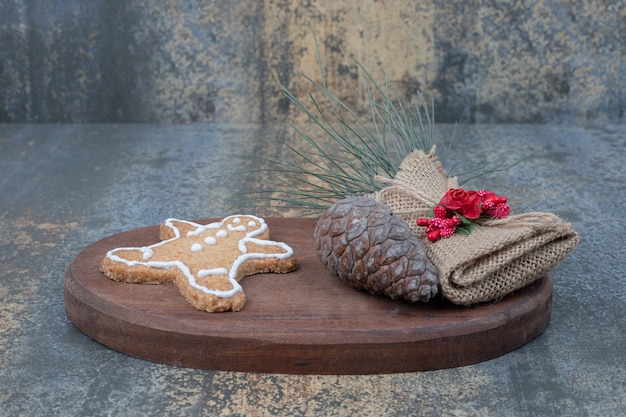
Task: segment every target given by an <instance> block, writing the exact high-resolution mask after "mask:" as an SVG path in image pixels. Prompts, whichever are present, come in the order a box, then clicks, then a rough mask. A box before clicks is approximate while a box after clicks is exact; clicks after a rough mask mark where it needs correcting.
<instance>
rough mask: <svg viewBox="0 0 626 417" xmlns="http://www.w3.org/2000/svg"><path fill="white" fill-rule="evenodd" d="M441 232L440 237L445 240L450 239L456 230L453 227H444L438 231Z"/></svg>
mask: <svg viewBox="0 0 626 417" xmlns="http://www.w3.org/2000/svg"><path fill="white" fill-rule="evenodd" d="M440 230H441V237H442V238H446V237H450V236H452V235H453V234H454V232H455V230H456V228H454V227H446V228H444V229H440Z"/></svg>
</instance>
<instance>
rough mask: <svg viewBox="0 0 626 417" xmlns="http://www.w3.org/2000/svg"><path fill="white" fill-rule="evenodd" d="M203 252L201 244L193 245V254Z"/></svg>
mask: <svg viewBox="0 0 626 417" xmlns="http://www.w3.org/2000/svg"><path fill="white" fill-rule="evenodd" d="M201 250H202V245H201V244H199V243H194V244H193V245H191V251H192V252H200V251H201Z"/></svg>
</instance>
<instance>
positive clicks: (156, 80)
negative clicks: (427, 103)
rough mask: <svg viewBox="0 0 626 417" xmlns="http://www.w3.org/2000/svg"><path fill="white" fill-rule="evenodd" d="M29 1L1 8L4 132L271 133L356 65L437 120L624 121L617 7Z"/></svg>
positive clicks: (345, 93) (341, 86) (362, 96)
mask: <svg viewBox="0 0 626 417" xmlns="http://www.w3.org/2000/svg"><path fill="white" fill-rule="evenodd" d="M31 3H32V2H26V1H25V0H13V1H9V2H2V3H1V4H0V36H2V39H3V48H2V49H1V50H0V121H4V122H12V121H15V122H19V121H55V122H63V121H73V122H127V121H128V122H145V121H149V122H174V123H189V122H196V121H202V122H205V121H214V122H234V123H241V122H265V121H280V120H284V119H285V118H293V117H294V108H293V106H289V105H288V103H287V102H286V101H285V99H284V97H283V96H282V95H281V93H280V89H279V85H280V84H283V85H286V86H287V87H288V88H290V89H291V90H292V91H293V92H294V93H295V94H296V95H297V96H298V97H303V98H306V94H307V91H308V89H309V87H310V86H309V85H307V83H306V82H305V80H304V79H303V78H302V77H300V76H299V74H300V73H305V74H308V75H310V76H312V77H314V78H315V79H316V80H319V74H318V69H317V62H316V53H315V40H316V39H317V40H318V42H319V47H320V53H321V58H322V62H323V68H324V73H325V75H326V82H327V85H328V87H329V89H330V90H331V91H332V92H334V93H335V94H336V95H337V96H338V97H339V98H340V99H342V100H344V101H345V102H346V103H347V104H349V105H350V106H353V107H354V108H356V109H360V110H366V109H367V100H366V90H365V83H364V77H363V76H362V74H360V73H359V71H358V68H357V65H356V64H355V62H354V59H357V60H358V61H360V62H361V63H363V64H364V66H365V67H366V68H367V69H368V70H369V72H370V73H371V74H372V75H373V76H374V77H375V78H376V79H377V80H378V81H379V82H381V83H383V82H384V79H385V74H387V76H388V78H389V81H390V85H391V86H392V87H393V89H394V91H395V92H397V93H398V94H399V95H400V96H403V97H408V96H410V95H411V94H413V93H414V92H415V91H416V90H421V91H423V92H425V93H427V94H431V95H432V96H433V97H434V99H435V104H436V113H437V120H438V121H445V122H454V121H458V122H469V123H481V122H565V123H576V124H603V123H623V121H624V109H625V107H626V87H625V83H624V81H623V80H624V79H626V63H625V61H624V59H625V58H624V57H625V55H626V53H625V52H626V40H625V36H626V35H625V34H626V7H625V6H624V3H623V1H621V0H614V1H610V0H574V1H562V0H541V1H520V0H515V1H504V0H490V1H466V0H451V1H443V0H441V1H432V0H431V1H400V0H364V1H358V0H335V1H313V0H309V1H303V0H301V1H296V0H263V1H257V0H196V1H192V0H178V1H174V0H156V1H148V0H124V1H122V0H90V1H86V0H67V1H61V0H54V1H51V2H46V3H45V4H41V5H37V7H35V6H33V5H32V4H31Z"/></svg>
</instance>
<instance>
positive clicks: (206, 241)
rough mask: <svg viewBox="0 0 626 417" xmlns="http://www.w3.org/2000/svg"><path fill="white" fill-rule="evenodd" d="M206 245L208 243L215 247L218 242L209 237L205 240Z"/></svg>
mask: <svg viewBox="0 0 626 417" xmlns="http://www.w3.org/2000/svg"><path fill="white" fill-rule="evenodd" d="M204 243H206V244H207V245H215V244H216V243H217V241H216V240H215V238H214V237H213V236H209V237H207V238H206V239H204Z"/></svg>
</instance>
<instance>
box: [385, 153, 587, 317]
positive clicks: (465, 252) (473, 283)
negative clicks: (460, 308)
mask: <svg viewBox="0 0 626 417" xmlns="http://www.w3.org/2000/svg"><path fill="white" fill-rule="evenodd" d="M379 180H380V181H383V182H386V183H388V184H389V185H388V186H387V187H385V188H383V189H382V190H380V191H379V192H377V193H375V194H374V195H373V198H374V199H376V200H378V201H380V202H381V203H384V204H386V205H387V206H389V207H390V208H391V210H392V211H393V212H394V213H395V214H398V215H400V216H401V217H402V218H403V219H404V220H405V221H406V222H407V223H408V224H409V226H410V227H411V229H412V230H413V231H415V233H416V234H417V236H418V237H419V238H420V239H421V241H422V242H423V244H424V246H425V249H426V253H427V255H428V257H429V258H430V260H431V262H432V263H433V264H434V265H435V266H436V267H437V269H438V272H439V279H440V281H441V286H442V288H441V291H442V295H443V296H444V297H446V298H448V299H449V300H450V301H452V302H453V303H455V304H461V305H470V304H476V303H481V302H489V301H494V300H497V299H499V298H501V297H503V296H505V295H507V294H509V293H511V292H513V291H515V290H517V289H519V288H522V287H524V286H526V285H528V284H529V283H531V282H533V281H535V280H536V279H538V278H541V277H543V276H545V274H546V273H547V272H548V271H549V270H550V269H552V268H553V267H554V266H555V265H556V264H557V263H559V262H560V261H561V260H562V259H563V258H564V257H565V256H566V255H567V254H568V253H569V252H570V251H571V250H572V249H573V248H574V246H576V244H577V243H578V234H577V233H576V232H575V231H574V230H573V229H572V226H571V224H569V223H565V222H563V221H562V220H561V219H559V218H558V217H557V216H555V215H554V214H550V213H538V212H535V213H524V214H518V215H511V216H509V217H506V218H504V219H501V220H496V219H489V220H486V219H485V220H482V219H481V220H479V221H477V225H476V226H475V227H474V229H473V232H472V233H471V234H470V235H465V234H461V233H455V234H454V235H452V236H451V237H449V238H445V239H440V240H439V241H437V242H430V241H428V239H427V238H426V235H425V233H424V228H423V227H420V226H417V224H416V220H417V219H418V218H419V217H432V211H431V209H432V207H433V206H434V205H436V204H437V203H438V202H439V200H440V199H441V197H442V196H443V195H444V194H445V193H446V192H447V191H448V189H449V188H457V187H458V184H457V181H456V178H450V177H448V175H447V174H446V172H445V171H444V169H443V167H442V165H441V163H440V162H439V160H438V159H437V158H436V156H435V149H434V148H433V149H432V150H431V151H430V153H429V154H425V153H424V152H421V151H415V152H413V153H412V154H410V155H409V156H408V157H407V158H406V159H405V160H404V161H403V162H402V164H401V165H400V169H399V171H398V173H397V174H396V176H395V178H393V179H384V178H379Z"/></svg>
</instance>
